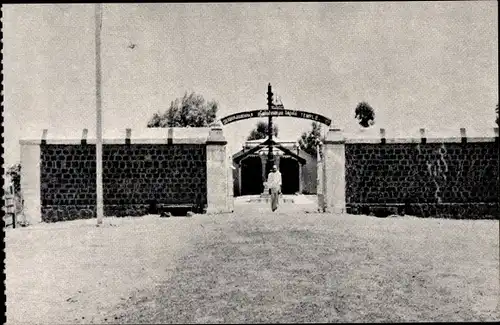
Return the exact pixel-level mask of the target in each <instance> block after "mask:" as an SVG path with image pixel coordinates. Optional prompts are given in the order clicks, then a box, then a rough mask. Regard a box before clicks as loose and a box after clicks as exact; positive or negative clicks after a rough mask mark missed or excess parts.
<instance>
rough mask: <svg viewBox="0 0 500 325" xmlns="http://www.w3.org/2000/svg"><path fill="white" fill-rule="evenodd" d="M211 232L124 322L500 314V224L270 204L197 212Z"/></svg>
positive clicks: (118, 316) (120, 311) (118, 315)
mask: <svg viewBox="0 0 500 325" xmlns="http://www.w3.org/2000/svg"><path fill="white" fill-rule="evenodd" d="M196 218H197V219H198V220H199V221H200V224H199V225H198V227H200V228H203V234H204V236H200V237H198V238H197V240H196V243H195V244H193V246H191V247H192V250H190V251H189V252H187V251H186V252H187V253H186V254H185V255H183V256H182V257H180V259H179V262H178V263H177V264H176V268H175V270H174V271H173V273H172V274H171V276H170V278H169V280H168V281H165V282H164V283H162V284H161V285H159V286H157V287H156V288H154V289H153V290H143V291H142V292H140V293H139V294H138V295H137V296H136V297H135V298H134V299H132V300H130V301H128V302H126V303H123V304H122V305H121V306H119V307H117V308H116V309H115V310H114V312H113V313H110V314H109V316H108V320H113V321H114V322H120V323H130V322H133V323H238V322H243V323H261V322H272V323H276V322H401V321H487V320H499V319H500V317H499V311H498V296H497V294H498V290H499V287H498V265H499V261H498V256H499V252H498V244H499V243H498V221H487V220H485V221H468V220H437V219H418V218H411V217H406V218H390V219H377V218H371V217H366V216H336V215H327V214H315V213H312V214H311V213H305V212H304V211H300V209H299V210H297V209H296V207H291V206H283V207H282V209H281V211H280V212H278V213H270V212H269V209H268V207H267V206H266V205H264V204H260V205H259V204H253V205H243V206H239V207H237V211H236V212H235V213H234V214H232V215H223V216H217V218H214V217H212V216H197V217H196Z"/></svg>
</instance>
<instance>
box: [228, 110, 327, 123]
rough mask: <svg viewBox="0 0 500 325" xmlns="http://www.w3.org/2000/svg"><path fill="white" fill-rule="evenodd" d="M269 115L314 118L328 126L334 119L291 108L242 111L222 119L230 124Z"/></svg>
mask: <svg viewBox="0 0 500 325" xmlns="http://www.w3.org/2000/svg"><path fill="white" fill-rule="evenodd" d="M269 115H271V116H284V117H297V118H303V119H307V120H313V121H316V122H320V123H323V124H326V125H327V126H330V124H331V123H332V121H331V120H330V119H329V118H326V117H324V116H323V115H319V114H316V113H310V112H304V111H294V110H291V109H272V110H267V109H262V110H255V111H247V112H241V113H236V114H232V115H228V116H226V117H224V118H222V119H221V120H220V121H221V123H222V124H224V125H226V124H229V123H232V122H236V121H240V120H245V119H248V118H254V117H268V116H269Z"/></svg>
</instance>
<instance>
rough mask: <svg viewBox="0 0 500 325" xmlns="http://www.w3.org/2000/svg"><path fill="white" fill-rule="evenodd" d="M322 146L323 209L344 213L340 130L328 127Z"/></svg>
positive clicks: (343, 149) (343, 158)
mask: <svg viewBox="0 0 500 325" xmlns="http://www.w3.org/2000/svg"><path fill="white" fill-rule="evenodd" d="M323 148H324V150H323V159H324V163H323V171H322V174H323V184H322V185H323V193H322V194H323V200H324V207H323V210H324V212H333V213H345V212H346V200H345V168H346V166H345V138H344V136H343V133H342V130H341V129H338V128H330V130H329V131H328V132H327V134H326V138H325V142H324V146H323Z"/></svg>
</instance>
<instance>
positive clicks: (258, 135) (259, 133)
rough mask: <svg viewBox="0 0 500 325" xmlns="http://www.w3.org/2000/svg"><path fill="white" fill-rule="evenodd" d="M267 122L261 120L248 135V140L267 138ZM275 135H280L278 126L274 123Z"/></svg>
mask: <svg viewBox="0 0 500 325" xmlns="http://www.w3.org/2000/svg"><path fill="white" fill-rule="evenodd" d="M267 127H268V124H267V122H259V123H257V126H256V127H255V129H253V130H252V131H251V132H250V135H249V136H248V137H247V140H259V139H267ZM273 135H274V136H275V137H277V136H278V126H277V125H276V124H274V123H273Z"/></svg>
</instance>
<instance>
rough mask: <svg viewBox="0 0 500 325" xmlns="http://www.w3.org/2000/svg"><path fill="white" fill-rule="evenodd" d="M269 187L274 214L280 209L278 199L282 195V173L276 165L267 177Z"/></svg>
mask: <svg viewBox="0 0 500 325" xmlns="http://www.w3.org/2000/svg"><path fill="white" fill-rule="evenodd" d="M267 185H268V187H269V193H270V194H271V210H273V212H274V211H275V210H276V209H277V208H278V199H279V195H280V194H281V173H280V172H279V171H278V167H276V165H274V166H273V170H272V171H271V172H270V173H269V176H268V177H267Z"/></svg>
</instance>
